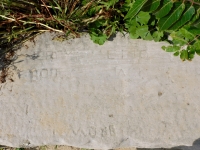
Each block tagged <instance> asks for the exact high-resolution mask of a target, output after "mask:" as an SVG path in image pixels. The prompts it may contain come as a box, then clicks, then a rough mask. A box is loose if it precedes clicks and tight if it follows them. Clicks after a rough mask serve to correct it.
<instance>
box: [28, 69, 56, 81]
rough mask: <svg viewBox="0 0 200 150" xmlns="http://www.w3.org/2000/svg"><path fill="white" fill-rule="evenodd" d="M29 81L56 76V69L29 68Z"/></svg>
mask: <svg viewBox="0 0 200 150" xmlns="http://www.w3.org/2000/svg"><path fill="white" fill-rule="evenodd" d="M29 73H30V75H29V76H30V77H31V81H38V80H41V79H43V78H55V77H57V69H41V70H30V71H29Z"/></svg>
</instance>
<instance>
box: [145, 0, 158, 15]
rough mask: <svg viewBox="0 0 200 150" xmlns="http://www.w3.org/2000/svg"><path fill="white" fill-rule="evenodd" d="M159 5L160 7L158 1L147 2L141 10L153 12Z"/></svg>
mask: <svg viewBox="0 0 200 150" xmlns="http://www.w3.org/2000/svg"><path fill="white" fill-rule="evenodd" d="M159 5H160V0H152V1H147V3H146V4H145V5H144V6H143V8H142V10H144V11H148V12H153V11H155V10H156V9H157V8H158V7H159Z"/></svg>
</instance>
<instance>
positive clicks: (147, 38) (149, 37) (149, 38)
mask: <svg viewBox="0 0 200 150" xmlns="http://www.w3.org/2000/svg"><path fill="white" fill-rule="evenodd" d="M144 40H149V41H151V40H153V37H152V36H151V33H150V32H148V33H147V35H146V36H145V37H144Z"/></svg>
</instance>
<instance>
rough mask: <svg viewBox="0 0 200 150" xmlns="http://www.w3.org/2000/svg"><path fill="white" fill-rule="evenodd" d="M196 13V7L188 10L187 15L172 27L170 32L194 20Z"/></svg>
mask: <svg viewBox="0 0 200 150" xmlns="http://www.w3.org/2000/svg"><path fill="white" fill-rule="evenodd" d="M194 13H195V8H194V6H190V8H188V9H187V10H186V11H185V13H184V14H183V15H182V16H181V19H180V20H178V21H177V22H176V23H175V24H174V25H173V26H172V27H170V30H177V29H179V28H180V27H181V26H183V25H184V24H185V23H186V22H188V21H189V20H190V19H191V18H192V16H193V15H194Z"/></svg>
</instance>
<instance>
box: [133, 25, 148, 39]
mask: <svg viewBox="0 0 200 150" xmlns="http://www.w3.org/2000/svg"><path fill="white" fill-rule="evenodd" d="M148 32H149V30H148V26H147V25H145V26H140V27H138V28H137V30H136V34H137V35H139V36H140V37H141V38H143V39H144V38H145V37H146V36H147V33H148Z"/></svg>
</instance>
